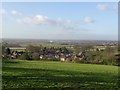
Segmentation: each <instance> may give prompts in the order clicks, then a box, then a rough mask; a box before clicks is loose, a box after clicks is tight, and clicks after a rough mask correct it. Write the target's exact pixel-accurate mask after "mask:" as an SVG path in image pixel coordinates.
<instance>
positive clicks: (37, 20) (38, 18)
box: [17, 15, 48, 25]
mask: <svg viewBox="0 0 120 90" xmlns="http://www.w3.org/2000/svg"><path fill="white" fill-rule="evenodd" d="M47 19H48V17H47V16H43V15H35V16H33V17H24V18H22V19H17V22H18V23H25V24H36V25H37V24H39V25H41V24H47V23H48V20H47Z"/></svg>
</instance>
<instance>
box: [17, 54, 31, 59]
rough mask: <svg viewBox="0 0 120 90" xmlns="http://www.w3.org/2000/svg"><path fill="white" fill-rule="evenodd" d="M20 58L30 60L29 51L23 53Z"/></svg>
mask: <svg viewBox="0 0 120 90" xmlns="http://www.w3.org/2000/svg"><path fill="white" fill-rule="evenodd" d="M19 59H21V60H29V59H30V58H29V56H28V54H27V53H23V54H22V55H21V56H20V57H19Z"/></svg>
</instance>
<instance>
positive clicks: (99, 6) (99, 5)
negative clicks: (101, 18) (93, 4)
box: [97, 4, 109, 10]
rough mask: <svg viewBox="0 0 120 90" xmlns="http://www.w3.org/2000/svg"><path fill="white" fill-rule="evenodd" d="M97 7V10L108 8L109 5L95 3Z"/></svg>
mask: <svg viewBox="0 0 120 90" xmlns="http://www.w3.org/2000/svg"><path fill="white" fill-rule="evenodd" d="M97 9H98V10H108V9H109V6H108V5H104V4H98V5H97Z"/></svg>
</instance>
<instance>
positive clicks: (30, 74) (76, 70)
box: [2, 60, 118, 90]
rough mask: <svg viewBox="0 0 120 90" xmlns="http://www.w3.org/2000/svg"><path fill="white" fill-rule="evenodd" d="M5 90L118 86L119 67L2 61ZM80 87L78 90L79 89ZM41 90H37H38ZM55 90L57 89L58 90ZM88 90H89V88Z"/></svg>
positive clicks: (106, 87) (111, 89) (105, 87)
mask: <svg viewBox="0 0 120 90" xmlns="http://www.w3.org/2000/svg"><path fill="white" fill-rule="evenodd" d="M2 67H3V72H2V77H3V82H2V83H3V84H2V88H3V89H9V88H19V89H21V88H23V89H25V88H29V89H30V88H34V89H35V88H57V89H58V88H59V89H60V88H65V90H67V88H69V89H72V90H74V89H75V88H76V89H77V90H79V89H80V88H81V89H80V90H82V89H84V88H85V90H87V89H86V88H97V89H95V90H98V89H100V90H101V88H103V89H105V90H114V89H115V88H117V87H118V85H117V80H118V67H117V66H105V65H93V64H75V63H64V62H50V61H26V60H24V61H21V60H6V61H3V65H2ZM78 88H79V89H78ZM69 89H68V90H69ZM36 90H38V89H36ZM55 90H56V89H55ZM88 90H89V89H88Z"/></svg>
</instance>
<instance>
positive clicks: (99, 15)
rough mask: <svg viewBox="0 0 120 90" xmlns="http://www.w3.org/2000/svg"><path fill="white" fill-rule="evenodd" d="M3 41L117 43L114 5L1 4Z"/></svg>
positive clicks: (92, 3)
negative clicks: (17, 39)
mask: <svg viewBox="0 0 120 90" xmlns="http://www.w3.org/2000/svg"><path fill="white" fill-rule="evenodd" d="M0 15H1V16H2V32H3V34H2V37H3V38H26V39H27V38H28V39H77V40H117V38H118V11H117V3H113V2H109V3H98V2H89V3H88V2H84V3H83V2H76V3H73V2H63V3H61V2H58V3H57V2H56V3H55V2H34V3H33V2H26V3H25V2H23V3H22V2H19V3H17V2H16V3H15V2H9V3H7V2H6V3H2V7H1V8H0Z"/></svg>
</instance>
